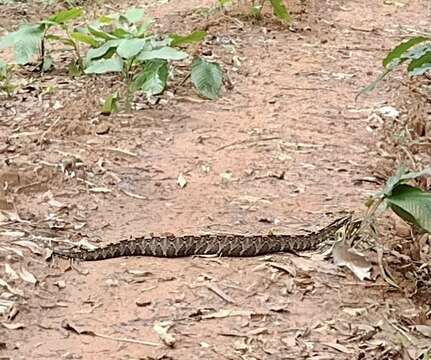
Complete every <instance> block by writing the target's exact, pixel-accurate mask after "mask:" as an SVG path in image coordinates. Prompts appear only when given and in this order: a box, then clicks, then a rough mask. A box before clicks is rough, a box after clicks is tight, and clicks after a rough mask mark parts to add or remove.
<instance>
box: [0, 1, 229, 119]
mask: <svg viewBox="0 0 431 360" xmlns="http://www.w3.org/2000/svg"><path fill="white" fill-rule="evenodd" d="M81 15H82V11H81V9H80V8H71V9H68V10H64V11H60V12H59V13H57V14H54V15H53V16H50V17H49V18H47V19H45V20H43V21H41V22H38V23H35V24H26V25H23V26H21V27H20V28H19V29H18V30H17V31H15V32H12V33H10V34H8V35H6V36H5V37H4V38H2V39H1V40H0V49H2V48H5V47H10V46H14V48H15V59H16V62H17V63H18V64H20V65H24V64H28V63H30V61H32V59H33V58H34V57H35V56H36V55H38V56H39V60H40V68H41V70H42V71H47V70H48V69H49V68H50V67H51V66H52V64H53V60H52V57H51V56H50V50H49V48H47V46H46V45H47V42H48V41H54V42H58V43H61V44H63V45H67V46H68V47H69V49H72V51H73V52H74V54H75V59H74V61H72V63H70V64H69V66H68V68H69V73H70V74H71V75H74V76H78V75H81V74H87V75H94V74H105V73H120V74H121V75H122V79H123V81H124V84H125V103H126V107H127V108H128V109H129V108H130V106H131V98H132V94H133V93H134V92H135V91H138V90H139V91H143V92H144V93H145V94H146V95H147V96H153V95H158V94H161V93H162V92H163V91H164V90H165V88H166V86H167V81H168V77H169V74H170V73H171V63H172V62H175V61H181V60H184V59H186V58H188V57H189V55H188V54H187V53H186V52H184V51H183V50H180V49H178V48H179V47H182V46H183V45H185V44H191V43H196V42H199V41H201V40H202V39H203V38H204V37H205V32H202V31H195V32H193V33H191V34H188V35H185V36H182V35H178V34H166V35H164V36H156V35H154V34H153V33H152V32H151V26H152V24H153V21H152V20H151V19H149V18H146V17H144V10H143V9H139V8H129V9H127V10H126V11H125V12H124V13H123V14H117V15H111V16H102V17H100V18H99V19H98V20H97V21H95V22H93V23H91V24H89V25H86V26H83V27H81V28H78V29H75V30H71V28H70V22H71V21H72V20H76V19H77V18H79V17H80V16H81ZM54 27H55V28H56V29H58V30H61V35H57V34H51V33H48V31H49V30H50V29H51V28H54ZM80 44H84V46H85V47H86V48H87V49H88V51H87V52H86V54H85V55H84V56H83V55H81V49H80V46H79V45H80ZM188 76H191V79H192V84H193V86H194V87H195V89H196V91H197V93H198V94H199V95H201V96H203V97H206V98H208V99H216V98H217V97H218V96H219V92H220V89H221V85H222V70H221V67H220V65H218V64H216V63H212V62H208V61H206V60H204V59H202V58H200V57H196V58H195V59H194V60H193V61H192V66H191V72H190V74H189V75H188ZM118 99H119V96H118V94H116V95H115V96H112V97H110V98H108V99H107V101H106V103H105V105H106V106H107V107H108V108H111V107H112V109H114V107H116V104H117V100H118ZM103 111H104V112H105V113H110V112H111V110H109V111H107V110H106V109H104V110H103Z"/></svg>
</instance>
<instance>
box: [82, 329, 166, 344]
mask: <svg viewBox="0 0 431 360" xmlns="http://www.w3.org/2000/svg"><path fill="white" fill-rule="evenodd" d="M84 334H85V333H84ZM88 335H94V336H97V337H101V338H103V339H108V340H114V341H119V342H126V343H132V344H140V345H148V346H161V345H162V344H160V343H154V342H150V341H143V340H136V339H129V338H117V337H113V336H109V335H104V334H99V333H96V332H92V334H91V333H88Z"/></svg>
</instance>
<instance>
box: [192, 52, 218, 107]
mask: <svg viewBox="0 0 431 360" xmlns="http://www.w3.org/2000/svg"><path fill="white" fill-rule="evenodd" d="M191 79H192V83H193V85H194V87H195V88H196V90H197V92H198V94H199V95H201V96H203V97H206V98H208V99H211V100H215V99H217V98H218V97H219V93H220V89H221V85H222V81H223V74H222V70H221V67H220V65H219V64H217V63H210V62H207V61H205V60H203V59H201V58H199V57H198V58H195V59H194V60H193V62H192V72H191Z"/></svg>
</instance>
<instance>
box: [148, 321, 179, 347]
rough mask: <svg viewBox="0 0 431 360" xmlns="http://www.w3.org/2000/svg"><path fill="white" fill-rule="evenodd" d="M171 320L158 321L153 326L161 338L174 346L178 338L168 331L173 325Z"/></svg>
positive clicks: (168, 344) (170, 345)
mask: <svg viewBox="0 0 431 360" xmlns="http://www.w3.org/2000/svg"><path fill="white" fill-rule="evenodd" d="M172 325H173V324H172V322H171V321H160V322H156V323H155V324H154V326H153V330H154V331H155V332H156V333H157V335H159V337H160V339H161V340H162V341H163V342H164V343H165V344H166V345H167V346H169V347H173V346H174V345H175V342H176V339H175V337H174V336H173V335H172V334H169V333H168V331H169V329H170V328H171V327H172Z"/></svg>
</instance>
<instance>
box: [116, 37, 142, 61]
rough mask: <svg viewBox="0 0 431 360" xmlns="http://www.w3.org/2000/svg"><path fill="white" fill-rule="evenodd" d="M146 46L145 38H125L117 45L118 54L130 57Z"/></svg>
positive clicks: (125, 57) (126, 57)
mask: <svg viewBox="0 0 431 360" xmlns="http://www.w3.org/2000/svg"><path fill="white" fill-rule="evenodd" d="M144 46H145V39H123V40H121V42H120V45H119V46H118V47H117V54H118V55H120V56H121V57H122V58H124V59H130V58H132V57H134V56H136V55H138V54H139V52H140V51H141V50H142V49H143V48H144Z"/></svg>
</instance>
